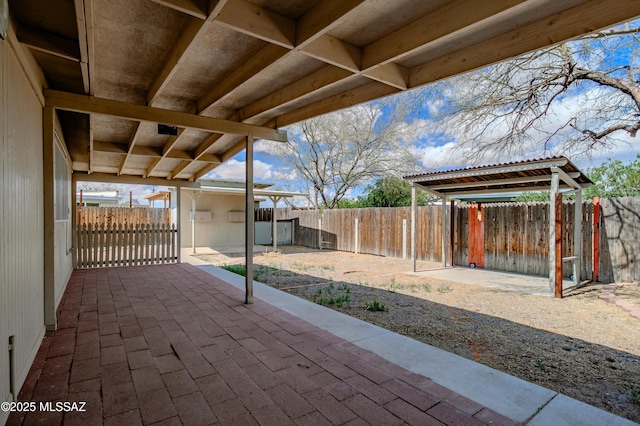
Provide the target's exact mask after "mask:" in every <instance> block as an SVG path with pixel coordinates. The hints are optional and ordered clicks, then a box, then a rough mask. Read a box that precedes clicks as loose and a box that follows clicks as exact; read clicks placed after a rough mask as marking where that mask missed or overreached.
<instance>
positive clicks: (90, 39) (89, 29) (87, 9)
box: [81, 0, 96, 95]
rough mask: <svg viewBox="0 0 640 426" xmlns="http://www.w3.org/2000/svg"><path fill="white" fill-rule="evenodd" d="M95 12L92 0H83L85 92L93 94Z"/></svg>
mask: <svg viewBox="0 0 640 426" xmlns="http://www.w3.org/2000/svg"><path fill="white" fill-rule="evenodd" d="M94 19H95V14H94V12H93V0H84V20H85V31H86V37H87V68H88V74H89V77H88V83H89V90H88V91H87V92H85V93H88V94H89V95H93V94H94V92H95V85H94V84H92V81H93V79H94V78H95V75H96V46H95V42H96V38H95V21H94ZM81 67H82V65H81Z"/></svg>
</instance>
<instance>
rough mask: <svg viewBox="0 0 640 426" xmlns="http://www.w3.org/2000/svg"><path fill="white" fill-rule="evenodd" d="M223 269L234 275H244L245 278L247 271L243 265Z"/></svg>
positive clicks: (223, 267)
mask: <svg viewBox="0 0 640 426" xmlns="http://www.w3.org/2000/svg"><path fill="white" fill-rule="evenodd" d="M221 268H222V269H226V270H227V271H229V272H233V273H234V274H238V275H242V276H243V277H244V276H245V274H246V270H245V268H244V266H242V265H222V266H221Z"/></svg>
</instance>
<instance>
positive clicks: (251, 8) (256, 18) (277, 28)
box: [216, 0, 296, 49]
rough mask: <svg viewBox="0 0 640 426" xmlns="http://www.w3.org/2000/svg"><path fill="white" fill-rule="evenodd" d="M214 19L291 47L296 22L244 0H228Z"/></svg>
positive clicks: (257, 36)
mask: <svg viewBox="0 0 640 426" xmlns="http://www.w3.org/2000/svg"><path fill="white" fill-rule="evenodd" d="M216 20H217V21H218V22H220V23H222V24H224V25H227V26H229V27H230V28H232V29H234V30H236V31H239V32H242V33H244V34H247V35H250V36H252V37H256V38H259V39H261V40H264V41H267V42H269V43H272V44H276V45H278V46H282V47H285V48H287V49H292V48H293V47H294V45H295V37H296V23H295V21H294V20H293V19H289V18H287V17H286V16H283V15H279V14H277V13H274V12H271V11H270V10H268V9H265V8H263V7H260V6H258V5H255V4H252V3H249V2H248V1H246V0H230V1H229V2H227V4H226V6H225V7H224V8H223V9H222V11H220V14H219V15H218V17H217V18H216Z"/></svg>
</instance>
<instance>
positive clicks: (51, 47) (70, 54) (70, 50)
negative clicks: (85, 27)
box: [17, 27, 80, 62]
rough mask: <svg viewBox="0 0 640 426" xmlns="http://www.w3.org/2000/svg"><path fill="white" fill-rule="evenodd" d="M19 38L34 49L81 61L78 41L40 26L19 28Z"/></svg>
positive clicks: (73, 60) (69, 59)
mask: <svg viewBox="0 0 640 426" xmlns="http://www.w3.org/2000/svg"><path fill="white" fill-rule="evenodd" d="M17 36H18V40H19V41H20V43H22V44H23V45H25V46H28V47H30V48H31V49H33V50H37V51H39V52H43V53H47V54H49V55H53V56H56V57H58V58H62V59H66V60H68V61H72V62H80V51H79V48H78V42H77V41H75V40H71V39H68V38H66V37H63V36H60V35H58V34H54V33H50V32H48V31H43V30H41V29H38V28H30V27H20V28H18V33H17Z"/></svg>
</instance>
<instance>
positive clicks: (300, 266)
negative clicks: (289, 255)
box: [289, 262, 311, 271]
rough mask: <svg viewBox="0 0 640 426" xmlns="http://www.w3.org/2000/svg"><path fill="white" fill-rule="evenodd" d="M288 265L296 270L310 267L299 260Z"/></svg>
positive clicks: (306, 269) (305, 269)
mask: <svg viewBox="0 0 640 426" xmlns="http://www.w3.org/2000/svg"><path fill="white" fill-rule="evenodd" d="M289 266H290V267H291V269H296V270H298V271H308V270H309V269H311V266H309V265H305V264H304V263H300V262H291V264H290V265H289Z"/></svg>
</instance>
